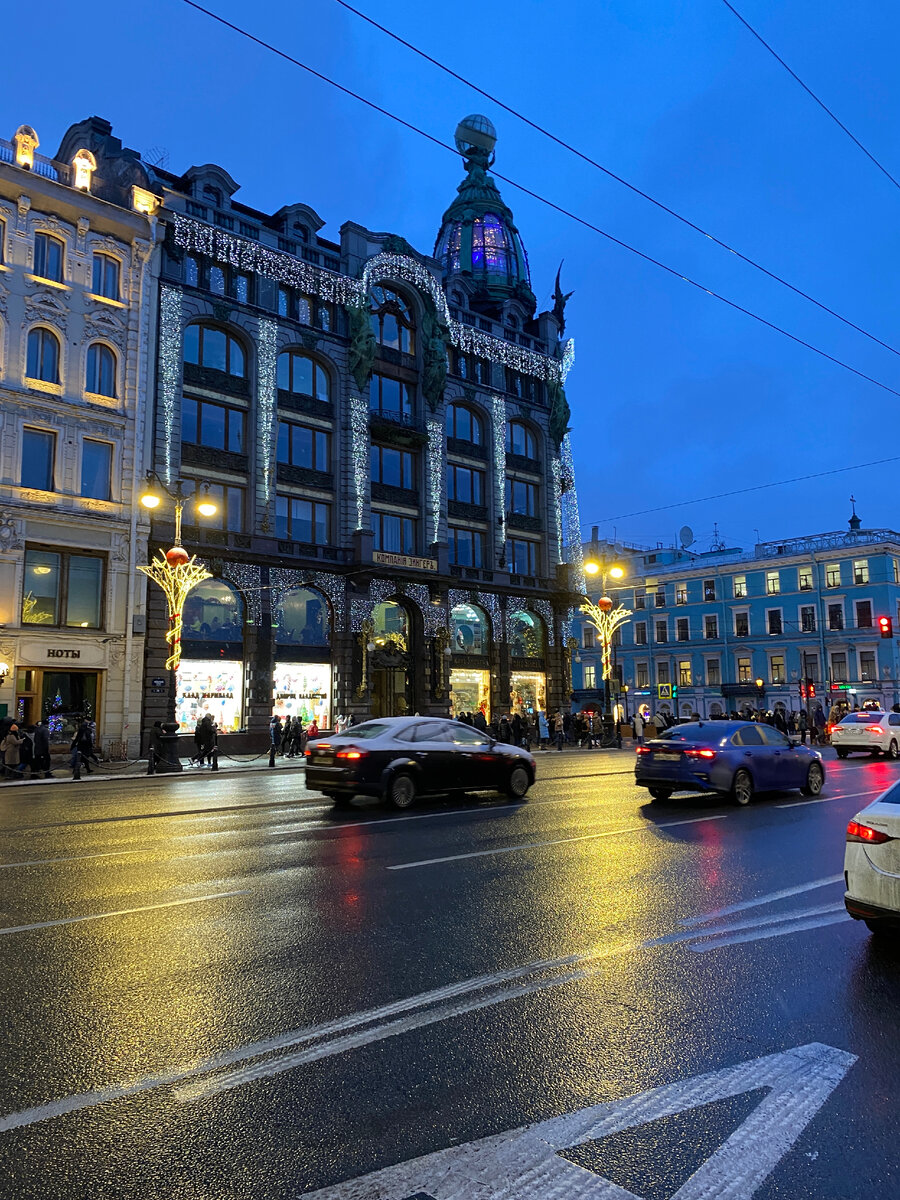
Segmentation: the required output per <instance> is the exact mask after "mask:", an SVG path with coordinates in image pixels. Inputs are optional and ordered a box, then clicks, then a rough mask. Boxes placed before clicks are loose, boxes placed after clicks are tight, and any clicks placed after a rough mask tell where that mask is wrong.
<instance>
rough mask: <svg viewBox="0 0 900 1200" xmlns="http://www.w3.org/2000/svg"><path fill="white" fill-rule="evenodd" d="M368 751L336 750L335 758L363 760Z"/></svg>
mask: <svg viewBox="0 0 900 1200" xmlns="http://www.w3.org/2000/svg"><path fill="white" fill-rule="evenodd" d="M368 753H369V752H368V750H356V749H353V750H338V752H337V754H336V755H335V758H365V757H366V755H367V754H368Z"/></svg>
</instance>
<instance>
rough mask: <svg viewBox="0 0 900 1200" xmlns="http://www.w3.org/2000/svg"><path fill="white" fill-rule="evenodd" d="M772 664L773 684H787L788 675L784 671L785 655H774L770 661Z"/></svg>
mask: <svg viewBox="0 0 900 1200" xmlns="http://www.w3.org/2000/svg"><path fill="white" fill-rule="evenodd" d="M769 661H770V664H771V679H772V682H773V683H787V675H786V674H785V670H784V655H783V654H773V655H772V657H771V659H770V660H769Z"/></svg>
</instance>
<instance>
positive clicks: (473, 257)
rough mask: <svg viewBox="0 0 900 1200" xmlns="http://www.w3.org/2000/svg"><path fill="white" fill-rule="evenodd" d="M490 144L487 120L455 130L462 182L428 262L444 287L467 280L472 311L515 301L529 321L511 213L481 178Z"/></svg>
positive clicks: (527, 284)
mask: <svg viewBox="0 0 900 1200" xmlns="http://www.w3.org/2000/svg"><path fill="white" fill-rule="evenodd" d="M496 141H497V133H496V130H495V129H494V126H493V125H492V124H491V122H490V121H489V120H488V118H487V117H483V116H478V115H473V116H470V117H466V118H465V119H464V120H462V121H460V123H459V125H458V126H457V129H456V147H457V149H458V150H459V152H460V154H461V155H462V157H463V159H464V161H465V164H466V177H465V179H464V180H463V181H462V183H461V184H460V185H459V188H458V189H457V197H456V199H455V200H454V201H453V203H452V204H451V205H450V207H449V208H448V209H447V211H446V212H445V213H444V216H443V220H442V221H441V229H440V233H439V234H438V236H437V241H436V243H435V248H434V257H435V258H437V259H439V260H440V261H441V264H442V266H443V268H444V280H445V283H446V282H447V281H448V280H449V279H450V277H452V276H454V275H457V276H463V277H464V278H469V279H471V280H472V282H473V283H474V284H475V294H474V296H473V300H474V301H475V305H476V306H479V302H480V305H481V306H488V305H489V306H496V305H498V304H499V305H502V304H503V303H504V301H507V300H510V299H518V300H520V301H521V302H522V304H523V305H524V307H525V308H526V309H527V311H528V316H532V315H533V314H534V310H535V308H536V307H537V301H536V300H535V297H534V293H533V292H532V290H531V276H530V274H529V270H528V256H527V255H526V253H525V247H524V246H523V245H522V239H521V237H520V236H519V231H518V229H516V226H515V222H514V221H513V215H512V212H511V211H510V209H508V208H507V206H506V205H505V204H504V203H503V200H502V199H501V196H500V192H499V191H498V189H497V185H496V183H495V182H494V180H493V179H492V178H491V176H490V175H488V173H487V172H488V170H489V168H490V167H491V165H492V164H493V161H494V145H495V143H496Z"/></svg>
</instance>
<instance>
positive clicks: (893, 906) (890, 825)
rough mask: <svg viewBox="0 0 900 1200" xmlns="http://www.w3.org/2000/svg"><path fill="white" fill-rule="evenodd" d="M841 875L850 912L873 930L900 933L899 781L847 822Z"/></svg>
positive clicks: (878, 932)
mask: <svg viewBox="0 0 900 1200" xmlns="http://www.w3.org/2000/svg"><path fill="white" fill-rule="evenodd" d="M844 879H845V881H846V884H847V891H846V892H845V894H844V903H845V904H846V906H847V912H848V913H849V914H850V916H851V917H855V918H856V919H857V920H858V921H865V923H866V924H867V925H868V927H869V928H870V929H871V931H872V932H873V933H875V934H878V935H888V936H894V937H900V784H896V783H895V784H894V785H893V787H890V788H888V790H887V791H886V792H883V793H882V794H881V795H880V796H879V797H878V799H877V800H875V801H873V803H872V804H870V805H868V807H867V808H864V809H863V810H862V812H858V813H857V814H856V816H855V817H854V818H853V820H852V821H851V822H850V824H849V825H848V826H847V849H846V851H845V853H844Z"/></svg>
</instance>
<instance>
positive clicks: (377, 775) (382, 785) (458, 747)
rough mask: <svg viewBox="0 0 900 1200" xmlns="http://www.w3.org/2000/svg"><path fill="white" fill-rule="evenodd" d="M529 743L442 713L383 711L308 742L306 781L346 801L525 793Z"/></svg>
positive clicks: (530, 777) (402, 803)
mask: <svg viewBox="0 0 900 1200" xmlns="http://www.w3.org/2000/svg"><path fill="white" fill-rule="evenodd" d="M534 777H535V761H534V759H533V758H532V756H531V755H530V754H529V753H528V751H527V750H522V749H521V748H520V747H518V746H510V745H507V744H506V743H505V742H495V741H494V739H493V738H492V737H490V736H489V735H488V734H486V733H482V732H481V731H480V730H479V729H474V728H472V726H470V725H462V724H460V723H459V722H458V721H450V720H445V719H443V718H440V717H384V718H382V719H380V720H374V721H365V722H363V724H361V725H353V726H352V727H351V728H350V729H345V730H344V732H343V733H336V734H334V735H332V736H331V737H326V738H318V739H317V740H316V741H314V742H310V743H309V744H308V745H307V747H306V786H307V787H308V788H312V789H314V790H316V791H320V792H322V793H323V795H325V796H329V797H331V798H332V799H333V800H334V802H335V806H336V807H346V806H347V805H348V804H349V803H350V801H351V799H352V798H353V797H354V796H378V797H379V798H380V799H382V800H385V801H386V802H387V803H388V804H390V805H391V806H392V807H393V808H399V809H404V808H409V806H410V805H411V804H412V803H413V802H414V801H415V799H416V797H417V796H432V795H447V794H448V793H453V792H478V791H496V792H505V793H506V794H507V796H509V797H510V799H512V800H521V799H522V797H523V796H524V795H525V793H526V792H527V791H528V789H529V788H530V787H531V785H532V784H533V783H534Z"/></svg>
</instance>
